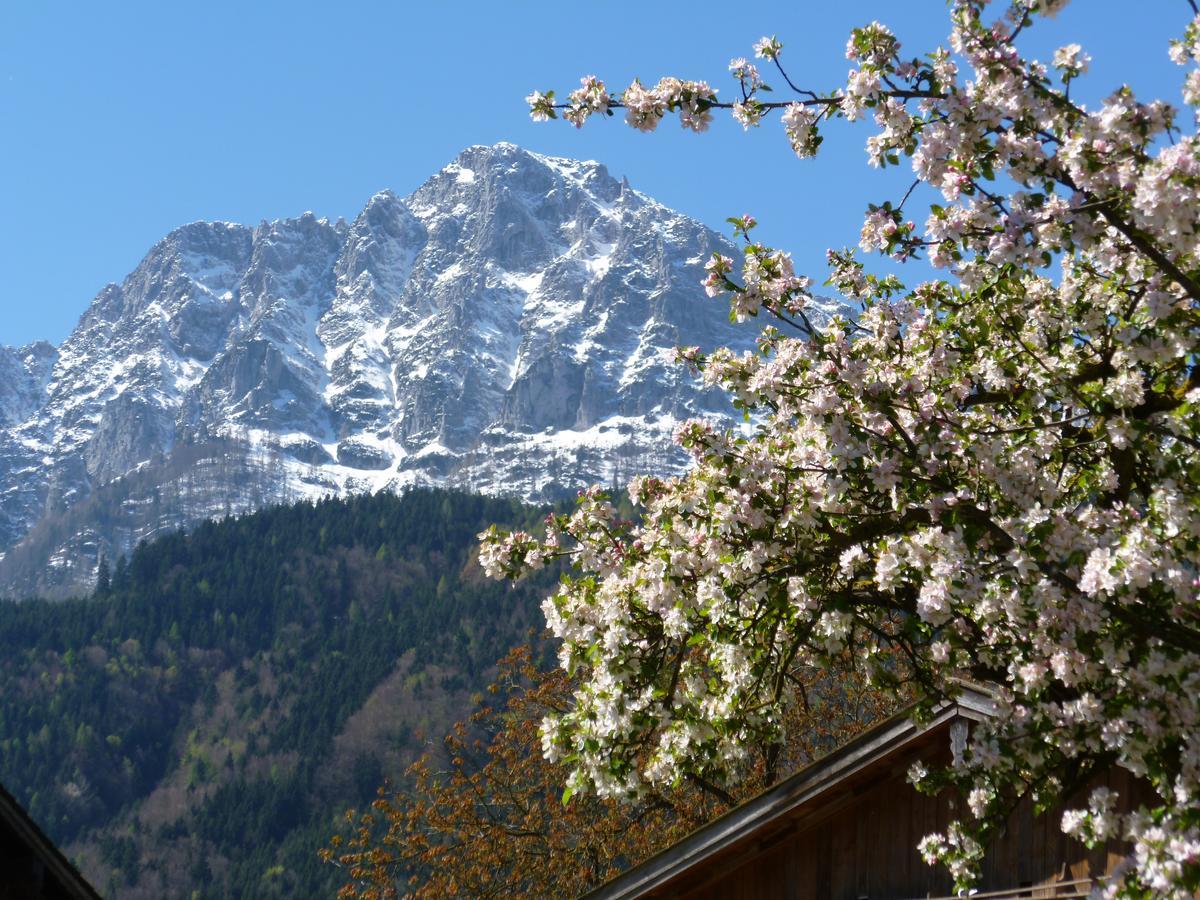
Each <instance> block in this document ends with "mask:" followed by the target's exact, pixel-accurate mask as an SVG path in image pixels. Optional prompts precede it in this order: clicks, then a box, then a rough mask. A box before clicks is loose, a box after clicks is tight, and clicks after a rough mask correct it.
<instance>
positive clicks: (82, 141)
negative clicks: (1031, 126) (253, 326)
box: [0, 0, 1188, 345]
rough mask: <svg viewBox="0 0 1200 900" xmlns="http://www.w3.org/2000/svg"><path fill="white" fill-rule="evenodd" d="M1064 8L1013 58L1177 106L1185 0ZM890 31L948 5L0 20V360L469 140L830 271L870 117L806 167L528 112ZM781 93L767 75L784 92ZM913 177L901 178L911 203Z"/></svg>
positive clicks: (413, 178)
mask: <svg viewBox="0 0 1200 900" xmlns="http://www.w3.org/2000/svg"><path fill="white" fill-rule="evenodd" d="M1129 8H1130V7H1129V5H1128V4H1125V3H1120V4H1118V3H1117V2H1116V0H1075V3H1074V4H1073V5H1072V6H1070V7H1068V9H1067V11H1066V12H1064V13H1063V14H1062V15H1061V16H1059V18H1058V19H1057V20H1055V21H1054V22H1052V23H1048V24H1047V25H1046V26H1042V27H1040V28H1039V30H1037V31H1035V32H1033V33H1031V34H1030V35H1029V38H1030V40H1028V41H1025V43H1024V45H1023V46H1025V47H1026V48H1027V52H1029V53H1031V54H1032V55H1035V56H1038V57H1039V58H1043V59H1048V58H1049V56H1050V54H1051V53H1052V52H1053V49H1054V47H1056V46H1058V45H1061V44H1064V43H1067V42H1069V41H1073V40H1074V41H1079V42H1081V43H1083V44H1084V46H1085V49H1087V50H1088V51H1089V52H1091V54H1092V55H1093V57H1094V60H1095V61H1094V63H1093V68H1092V73H1091V74H1090V75H1089V76H1088V79H1087V82H1086V84H1085V86H1084V87H1085V90H1084V96H1085V97H1086V98H1088V99H1093V100H1094V99H1097V98H1099V97H1101V96H1103V95H1105V94H1107V93H1108V92H1109V91H1110V90H1111V89H1112V88H1113V87H1115V86H1116V85H1118V84H1119V83H1121V82H1123V81H1125V82H1129V83H1131V84H1133V85H1134V87H1135V88H1136V89H1137V90H1138V92H1139V94H1142V95H1143V96H1146V97H1149V96H1163V97H1167V98H1168V99H1171V100H1172V101H1173V102H1178V85H1179V81H1180V78H1181V76H1182V70H1180V69H1178V68H1176V67H1175V66H1172V65H1171V64H1170V63H1169V62H1168V60H1167V57H1166V41H1167V39H1168V38H1169V37H1171V36H1173V35H1175V34H1176V33H1177V32H1179V31H1181V30H1182V28H1183V26H1184V24H1186V21H1187V18H1188V8H1187V4H1186V3H1185V2H1184V0H1161V2H1152V3H1146V4H1142V5H1140V6H1139V7H1138V8H1139V9H1145V10H1146V11H1147V12H1146V14H1145V15H1140V16H1133V17H1131V16H1130V15H1129V13H1128V10H1129ZM871 19H879V20H881V21H883V22H886V23H887V24H889V25H891V26H892V28H893V30H895V31H896V33H897V35H898V36H899V37H900V39H901V40H902V42H903V43H904V46H905V48H906V50H907V51H909V52H913V53H923V52H925V51H926V50H929V49H932V48H933V47H934V46H936V45H937V44H939V43H941V42H943V41H944V38H945V32H946V30H947V28H946V14H945V7H944V5H943V4H942V3H940V2H938V0H918V2H915V3H907V4H895V3H882V2H874V0H871V2H868V0H850V2H843V3H840V4H824V3H822V4H800V3H796V2H795V0H792V2H787V3H784V2H774V0H769V2H756V3H754V4H749V3H736V4H734V3H707V2H691V3H687V4H683V3H666V2H647V0H641V2H636V3H635V2H625V0H606V2H602V3H588V4H582V3H563V2H561V0H558V2H553V3H551V2H540V0H539V2H524V0H510V2H505V3H496V2H459V3H436V4H435V3H426V4H420V5H418V4H415V3H398V2H352V0H347V2H343V3H338V4H332V3H327V2H306V0H291V2H286V3H285V2H250V0H241V2H227V0H205V2H204V3H173V2H163V0H155V2H141V0H125V2H118V3H111V4H84V3H64V2H55V0H4V2H3V3H0V122H3V126H2V128H3V130H2V131H0V344H10V345H19V344H22V343H25V342H27V341H30V340H34V339H37V338H45V339H49V340H51V341H54V342H58V341H61V340H62V338H63V337H65V336H66V334H67V333H68V332H69V331H70V329H71V328H72V327H73V326H74V324H75V322H76V321H77V320H78V318H79V316H80V314H81V313H82V312H83V310H84V309H85V308H86V306H87V304H88V303H89V302H90V301H91V298H92V297H93V296H94V295H95V294H96V292H97V291H98V290H99V289H100V288H101V287H103V286H104V285H105V284H106V283H107V282H110V281H120V280H121V279H122V278H123V277H124V275H125V274H126V273H127V272H128V271H129V270H130V269H132V268H133V267H134V266H135V265H136V264H137V263H138V261H139V260H140V259H141V257H142V256H143V254H144V253H145V252H146V250H147V249H149V247H150V246H151V245H152V244H153V243H154V242H155V241H157V240H158V239H159V238H161V237H162V236H163V235H165V234H166V233H167V232H168V231H169V230H170V229H171V228H173V227H175V226H176V225H180V224H182V223H185V222H190V221H195V220H198V219H224V220H230V221H238V222H246V223H251V224H253V223H257V222H258V221H260V220H262V219H273V218H278V217H283V216H294V215H298V214H300V213H301V212H304V211H305V210H312V211H313V212H315V213H317V214H318V215H322V216H329V217H330V218H336V217H337V216H345V217H346V218H352V217H353V216H354V215H355V214H356V213H357V212H358V210H359V209H360V208H361V206H362V205H363V204H364V203H365V202H366V200H367V198H368V197H369V196H370V195H371V194H372V193H374V192H375V191H377V190H379V189H381V188H385V187H387V188H391V189H393V190H395V191H397V192H398V193H401V194H405V193H408V192H409V191H411V190H412V189H413V188H415V187H417V186H418V185H419V184H420V183H421V182H422V181H423V180H424V179H425V178H426V177H428V176H429V175H430V174H432V173H433V172H434V171H436V170H437V169H439V168H441V167H442V166H443V165H445V164H446V163H447V162H449V161H450V160H451V159H452V158H453V157H454V156H455V154H457V153H458V152H459V151H460V150H461V149H462V148H464V147H466V146H469V145H471V144H478V143H494V142H496V141H501V140H507V141H512V142H514V143H517V144H520V145H522V146H525V147H528V148H530V149H532V150H537V151H539V152H543V153H550V154H556V155H565V156H576V157H582V158H590V159H599V160H601V161H602V162H604V163H606V164H607V165H608V166H609V168H610V170H611V171H612V172H613V173H614V174H616V175H622V174H623V175H627V176H628V177H629V179H630V181H631V182H632V183H633V184H634V186H635V187H637V188H639V189H641V190H642V191H644V192H646V193H648V194H650V195H652V196H654V197H656V198H657V199H659V200H661V201H662V202H664V203H666V204H668V205H670V206H673V207H675V208H677V209H679V210H681V211H683V212H686V213H689V214H691V215H694V216H696V217H697V218H699V219H701V220H702V221H705V222H707V223H708V224H710V225H713V226H715V227H723V226H722V225H721V223H722V222H723V221H724V219H725V217H726V216H729V215H737V214H741V213H743V212H750V213H753V214H754V215H756V216H757V217H758V219H759V220H760V222H761V223H762V228H761V232H760V233H761V234H762V235H763V236H764V238H765V239H767V240H768V241H770V242H774V243H776V244H777V245H779V246H783V247H785V248H787V249H790V250H791V251H792V252H793V253H794V255H795V258H796V260H797V263H798V267H799V268H801V269H802V270H804V271H808V272H810V273H812V274H816V275H820V276H821V277H823V267H822V265H821V260H822V259H823V257H824V250H825V248H826V247H829V246H842V245H845V244H850V243H854V242H855V240H856V237H857V232H858V226H859V223H860V221H861V213H862V210H863V209H864V208H865V206H866V204H867V203H868V202H869V201H871V200H881V199H885V198H886V197H887V196H889V195H890V194H892V193H897V191H896V190H895V188H896V185H897V181H896V177H895V176H894V175H892V176H889V175H886V174H881V173H878V172H874V171H872V170H869V169H868V168H867V167H866V165H865V158H866V157H865V153H864V151H863V142H864V140H865V138H866V135H867V134H868V131H867V130H866V128H865V127H864V126H858V127H855V126H846V125H845V124H844V123H843V125H842V127H840V128H838V129H836V130H835V131H834V132H831V133H830V135H829V137H828V138H827V140H826V142H825V145H824V146H823V148H822V155H821V157H820V158H818V159H817V160H813V161H807V162H804V163H799V162H797V161H796V160H795V159H794V157H792V155H791V153H790V151H789V150H788V148H787V145H786V142H785V141H784V140H783V138H782V136H781V132H780V130H779V126H778V124H777V123H774V122H772V123H768V124H767V125H766V126H764V128H763V129H762V130H761V131H760V132H759V133H756V134H750V135H744V134H743V133H742V131H741V128H740V127H738V126H736V125H735V124H734V123H732V122H730V121H726V120H724V119H722V121H721V122H720V123H719V125H718V127H716V128H715V129H714V130H713V132H712V133H710V134H708V135H703V136H696V135H692V134H685V133H683V132H682V131H681V129H679V127H678V126H677V125H676V124H675V123H673V122H667V123H664V125H663V127H661V128H660V130H659V131H658V132H657V133H655V134H653V135H641V134H638V133H636V132H634V131H633V130H632V129H629V128H627V127H625V126H624V125H622V124H620V123H619V121H617V120H613V121H610V122H602V123H595V124H593V125H591V126H590V127H586V128H584V129H583V130H582V131H576V130H575V129H573V128H571V127H570V126H567V125H564V124H561V123H549V124H546V125H535V124H533V123H531V122H530V121H529V119H528V116H527V114H526V109H525V105H524V103H523V101H522V98H523V97H524V96H525V95H526V94H527V93H528V92H529V91H530V90H532V89H534V88H539V89H545V88H550V87H553V88H556V89H558V90H559V91H560V93H565V92H566V91H567V90H569V89H570V88H572V87H573V86H574V85H575V84H577V82H578V78H579V76H581V75H584V74H591V73H594V74H597V75H599V76H601V77H603V78H605V79H606V80H608V81H609V82H610V83H611V84H613V85H615V86H624V85H625V84H627V83H628V82H629V81H630V80H631V79H632V78H633V77H634V76H638V77H640V78H641V79H642V80H643V81H653V80H657V79H658V77H660V76H661V75H664V74H674V75H679V76H681V77H696V78H707V79H708V80H709V81H710V82H711V83H713V84H714V85H716V86H718V87H720V88H721V89H722V94H723V95H731V94H732V93H733V90H734V87H735V85H734V82H733V80H732V79H731V78H729V77H728V75H727V73H726V64H727V63H728V60H729V58H730V57H732V56H738V55H747V56H749V55H750V45H751V43H752V42H753V41H754V40H755V39H757V38H758V37H760V36H761V35H763V34H778V35H779V37H780V39H781V40H783V41H784V43H785V47H786V50H785V59H786V60H787V61H788V62H789V70H790V72H791V74H792V75H793V80H797V81H798V82H804V83H806V84H811V85H815V86H818V87H831V86H834V85H835V84H837V83H838V81H839V79H841V78H843V77H844V75H845V71H846V68H847V63H846V61H845V59H844V56H843V50H844V46H845V39H846V36H847V34H848V32H849V29H850V28H851V27H853V26H854V25H857V24H863V23H865V22H867V21H870V20H871ZM776 80H777V79H776ZM903 188H904V185H900V186H899V192H902V191H903Z"/></svg>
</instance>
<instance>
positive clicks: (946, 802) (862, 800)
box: [589, 704, 1148, 900]
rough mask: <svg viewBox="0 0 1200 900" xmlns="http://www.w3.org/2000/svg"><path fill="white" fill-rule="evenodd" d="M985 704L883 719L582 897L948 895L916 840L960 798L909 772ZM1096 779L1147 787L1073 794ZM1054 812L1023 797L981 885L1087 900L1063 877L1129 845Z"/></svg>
mask: <svg viewBox="0 0 1200 900" xmlns="http://www.w3.org/2000/svg"><path fill="white" fill-rule="evenodd" d="M981 708H982V704H975V706H974V707H970V706H968V707H962V706H960V707H958V708H956V709H950V710H946V711H944V712H943V713H942V714H940V715H939V716H938V717H937V718H936V719H935V721H934V723H932V724H931V725H930V726H929V727H926V728H924V729H922V728H919V727H916V726H913V725H911V723H906V722H905V721H904V720H901V719H900V718H899V717H898V718H897V719H894V720H889V721H888V722H886V723H883V724H882V725H880V726H878V727H877V728H875V729H872V731H871V732H868V733H867V734H866V735H864V736H863V737H861V738H860V739H858V740H857V741H855V742H852V744H850V745H848V746H847V747H845V748H842V750H840V751H835V753H833V754H831V755H830V757H827V758H826V759H825V760H821V761H818V762H817V763H816V764H814V765H813V766H810V767H809V768H808V769H806V770H804V771H801V772H799V773H797V774H796V775H794V776H792V777H791V778H789V779H787V780H785V781H784V782H781V783H780V784H779V785H777V786H776V787H775V788H772V789H771V790H769V791H767V792H765V793H764V794H762V795H760V796H759V797H758V798H755V799H754V800H751V801H748V802H747V803H746V804H743V805H742V806H741V807H738V808H737V809H735V810H732V811H731V812H730V813H728V814H726V815H725V816H723V817H722V818H721V819H718V820H716V821H715V822H713V823H711V824H710V825H708V826H705V827H704V828H702V829H700V830H698V831H697V832H695V833H694V834H692V835H691V836H689V837H688V838H685V839H684V840H683V841H681V842H680V843H679V844H677V845H675V846H674V847H672V848H668V849H667V850H665V851H663V852H662V853H660V854H658V856H656V857H654V858H652V859H650V860H648V861H647V862H645V863H643V864H642V865H640V866H638V867H635V868H634V869H633V870H631V871H630V872H627V873H625V874H624V875H622V876H620V877H618V878H617V879H614V881H612V882H610V883H609V884H608V885H605V886H604V887H602V888H600V889H599V890H597V891H595V892H593V893H592V894H590V895H589V897H590V898H593V900H618V898H633V897H644V898H662V900H665V898H678V900H760V898H788V900H863V898H868V900H883V898H889V900H897V898H925V897H945V896H948V895H951V894H952V893H953V884H952V882H951V880H950V877H949V875H948V874H947V873H946V872H945V870H944V869H943V868H941V867H933V866H929V865H927V864H926V863H925V862H924V860H922V859H921V858H920V855H919V854H918V853H917V850H916V845H917V843H918V841H919V840H920V839H921V837H923V836H924V835H926V834H929V833H931V832H933V831H943V832H944V831H945V829H946V827H947V825H948V824H949V822H950V821H951V820H952V819H954V818H956V817H957V810H958V809H959V808H960V806H961V801H959V799H958V798H957V797H956V796H955V795H954V794H953V792H951V791H949V790H946V791H943V792H942V793H941V794H940V795H938V796H936V797H930V796H927V795H925V794H920V793H918V792H917V791H916V790H915V789H914V788H913V787H912V786H911V785H910V784H908V781H907V772H908V769H909V767H910V766H911V765H912V763H914V762H916V761H918V760H920V761H922V762H924V763H925V764H926V765H929V766H931V767H932V766H940V765H946V764H949V762H950V741H949V733H950V727H951V725H953V724H954V723H956V722H965V723H970V722H973V721H979V719H980V718H982V716H981V715H980V714H979V711H980V709H981ZM1095 784H1107V786H1108V787H1109V788H1110V789H1112V790H1113V791H1114V792H1117V793H1118V794H1119V795H1120V796H1121V798H1122V799H1123V800H1124V801H1125V802H1126V803H1129V802H1137V801H1139V800H1141V799H1142V798H1143V797H1145V796H1146V794H1147V791H1148V788H1146V787H1144V786H1142V785H1140V784H1139V783H1137V782H1135V780H1134V779H1133V778H1132V777H1131V776H1129V775H1128V773H1124V772H1120V771H1114V772H1111V773H1108V774H1106V775H1105V776H1104V777H1103V778H1101V779H1098V780H1097V781H1096V782H1094V783H1093V785H1089V786H1088V787H1087V788H1085V789H1084V790H1083V791H1081V792H1080V800H1081V802H1082V798H1084V797H1086V792H1087V790H1089V789H1090V788H1091V787H1092V786H1094V785H1095ZM1073 800H1074V798H1073ZM1061 818H1062V812H1061V810H1052V811H1050V812H1047V813H1043V814H1041V815H1035V814H1034V810H1033V804H1032V803H1031V802H1030V801H1029V800H1028V799H1025V800H1023V801H1022V802H1021V803H1020V804H1019V805H1018V806H1017V807H1016V809H1015V810H1014V812H1013V814H1012V815H1011V816H1010V818H1009V820H1008V823H1007V826H1006V828H1005V829H1004V831H1003V833H1002V834H1000V835H998V836H997V837H996V838H995V839H994V840H993V842H992V844H991V845H990V846H989V848H988V852H987V856H986V858H985V860H984V865H983V881H982V883H981V884H980V885H979V889H980V890H981V891H983V892H989V891H1001V892H1005V894H1006V895H1008V896H1026V897H1035V896H1043V897H1053V896H1086V890H1085V889H1084V887H1081V886H1080V885H1079V884H1076V885H1068V884H1065V883H1064V882H1071V881H1080V882H1082V883H1087V882H1088V880H1090V879H1094V878H1099V877H1101V876H1103V875H1105V874H1106V873H1107V872H1110V871H1111V870H1112V868H1113V867H1114V866H1115V865H1116V864H1117V863H1118V862H1119V861H1120V859H1121V858H1122V856H1123V854H1124V850H1125V848H1124V847H1123V846H1121V845H1120V844H1118V843H1115V842H1114V843H1112V844H1110V845H1109V846H1106V847H1100V848H1097V849H1096V850H1093V851H1090V852H1089V851H1088V850H1087V848H1086V847H1085V846H1084V845H1083V844H1082V843H1080V842H1078V841H1075V840H1073V839H1070V838H1068V837H1067V836H1065V835H1063V834H1062V831H1061V829H1060V827H1059V824H1060V822H1061ZM1056 883H1060V884H1061V885H1062V886H1061V891H1060V890H1059V889H1056V888H1054V887H1053V885H1054V884H1056ZM1039 888H1041V889H1040V890H1039ZM1019 889H1023V890H1019ZM1018 890H1019V893H1016V892H1017V891H1018ZM1009 891H1014V893H1012V894H1008V893H1007V892H1009ZM1081 891H1082V893H1080V892H1081Z"/></svg>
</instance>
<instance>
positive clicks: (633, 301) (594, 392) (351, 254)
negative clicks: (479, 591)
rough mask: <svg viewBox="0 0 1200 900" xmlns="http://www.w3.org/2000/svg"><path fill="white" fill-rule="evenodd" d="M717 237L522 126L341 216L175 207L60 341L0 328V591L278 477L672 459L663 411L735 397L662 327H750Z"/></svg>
mask: <svg viewBox="0 0 1200 900" xmlns="http://www.w3.org/2000/svg"><path fill="white" fill-rule="evenodd" d="M717 250H720V251H722V252H726V253H730V252H732V248H731V247H730V245H729V244H728V242H727V241H725V239H724V238H722V237H720V236H719V235H717V234H715V233H714V232H712V231H710V230H709V229H707V228H705V227H704V226H703V225H701V224H700V223H698V222H695V221H693V220H691V219H688V218H687V217H686V216H682V215H680V214H678V213H675V212H673V211H672V210H669V209H667V208H666V207H663V206H662V205H660V204H658V203H656V202H654V201H653V200H651V199H650V198H648V197H646V196H645V195H643V194H641V193H639V192H637V191H636V190H634V189H633V188H632V187H631V186H630V185H629V183H628V182H627V181H626V180H625V179H620V180H618V179H616V178H614V177H613V176H612V175H611V174H610V173H609V172H608V170H607V169H606V168H605V167H604V166H603V165H601V164H600V163H597V162H579V161H575V160H567V159H558V158H554V157H548V156H543V155H540V154H537V153H533V152H530V151H528V150H524V149H522V148H520V147H517V146H515V145H513V144H507V143H502V144H496V145H494V146H490V147H489V146H475V147H469V148H467V149H466V150H464V151H463V152H462V153H461V154H459V155H458V156H457V157H456V158H455V159H454V160H453V161H452V162H451V163H450V164H448V165H447V166H445V167H444V168H443V169H442V170H441V171H439V172H437V173H435V174H434V175H433V176H432V177H430V178H429V179H428V180H427V181H426V182H425V183H424V184H422V185H421V187H419V188H418V189H417V190H416V191H414V192H413V193H412V195H410V196H408V197H399V196H397V195H396V194H394V193H392V192H390V191H380V192H379V193H377V194H375V195H374V196H372V197H371V198H370V199H369V200H368V202H367V203H366V205H365V206H364V207H363V209H362V211H361V212H360V213H359V214H358V216H356V217H355V218H354V220H353V221H352V222H350V223H348V224H347V223H345V222H341V221H339V222H336V223H331V222H329V221H328V220H326V219H322V218H318V217H317V216H316V215H314V214H313V213H305V214H303V215H301V216H299V217H297V218H293V219H283V220H278V221H274V222H263V223H261V224H259V225H258V226H257V227H254V228H249V227H246V226H243V225H236V224H231V223H222V222H216V223H208V222H197V223H192V224H190V225H185V226H182V227H181V228H178V229H176V230H174V231H172V232H171V233H170V234H169V235H167V237H165V238H164V239H163V240H162V241H160V242H159V243H158V244H156V245H155V246H154V247H152V248H151V250H150V251H149V253H148V254H147V255H146V258H145V259H144V260H143V261H142V262H141V263H140V264H139V265H138V267H137V268H136V269H135V270H134V271H133V272H131V273H130V274H129V275H128V276H127V277H126V278H125V279H124V280H123V281H122V282H121V283H120V284H114V285H110V286H108V287H106V288H105V289H104V290H103V291H101V292H100V294H99V295H97V297H96V298H95V300H94V301H93V302H92V305H91V306H90V307H89V309H88V311H87V312H86V313H85V314H84V315H83V317H82V318H81V320H80V323H79V326H78V327H77V328H76V329H75V331H74V332H73V333H72V334H71V335H70V337H68V339H67V340H66V341H65V342H64V343H63V345H62V347H60V348H58V350H57V351H56V350H54V348H51V347H49V346H48V345H38V346H31V347H30V348H21V349H20V350H11V349H7V348H3V349H0V553H3V554H4V555H3V557H2V558H0V590H7V591H9V592H20V591H31V590H39V591H44V590H51V591H55V590H57V591H60V592H64V591H69V590H75V589H78V588H79V587H80V586H82V585H85V584H86V583H87V582H88V581H89V580H90V578H91V577H92V574H93V573H94V570H95V566H96V563H97V560H98V558H99V557H100V556H101V555H106V556H108V557H110V558H111V557H115V556H116V555H118V554H120V553H124V552H127V551H128V549H129V548H130V547H131V546H132V545H133V544H134V543H135V542H136V541H137V540H139V539H141V538H142V537H145V536H147V535H150V534H153V533H155V532H156V531H158V530H162V529H164V528H175V527H180V526H186V525H187V524H189V523H191V522H194V521H196V520H198V519H201V518H204V517H206V516H211V515H221V514H226V513H229V512H237V511H239V510H246V509H252V508H256V507H257V506H261V505H262V504H264V503H269V502H277V501H279V500H287V499H292V498H297V497H319V496H322V495H325V494H331V493H332V494H342V493H348V492H354V491H375V490H402V489H404V488H405V487H406V486H409V485H414V484H421V483H441V484H450V485H455V486H460V487H466V488H471V489H476V490H481V491H485V492H489V493H504V494H514V495H518V496H520V497H523V498H525V499H530V500H543V499H548V498H551V497H555V496H561V495H564V494H569V493H571V492H573V491H575V490H577V489H578V488H580V487H582V486H584V485H585V484H587V483H590V482H592V481H595V480H600V481H605V482H610V481H614V480H615V481H622V480H624V479H625V478H628V477H629V476H630V475H631V474H633V473H634V472H636V471H642V470H646V471H656V472H663V473H665V472H675V471H679V470H680V469H681V467H682V466H683V465H684V464H685V460H684V458H683V457H682V455H681V454H679V453H678V452H677V451H676V450H675V449H674V448H673V447H672V445H671V443H670V435H671V432H672V430H673V428H674V426H675V424H676V423H677V422H678V421H679V420H681V419H683V418H686V417H689V416H693V415H705V416H710V417H715V418H723V417H725V416H727V415H728V414H729V412H730V410H729V409H728V407H727V406H725V405H724V400H723V398H721V397H719V396H716V395H714V394H712V393H711V392H708V391H705V390H704V389H703V387H702V386H701V385H699V384H697V383H696V381H695V380H694V379H693V378H692V376H691V375H690V374H689V373H688V372H687V371H686V370H685V369H683V368H682V367H679V366H676V365H674V364H672V363H670V362H669V361H668V358H667V357H668V354H669V352H670V350H671V349H672V348H673V347H675V346H677V345H679V344H698V345H700V346H702V347H711V346H714V345H716V344H733V345H735V346H743V347H747V348H748V347H750V346H752V344H753V339H754V336H755V335H754V331H753V329H752V328H749V327H745V326H743V327H734V326H731V325H730V324H729V322H728V317H727V312H726V309H725V308H724V306H723V304H721V303H720V302H718V301H712V300H709V299H708V298H706V297H705V296H704V293H703V291H702V289H701V288H700V281H701V279H702V277H703V266H704V263H705V262H706V261H707V259H708V258H709V257H710V256H711V254H712V253H713V252H714V251H717Z"/></svg>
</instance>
